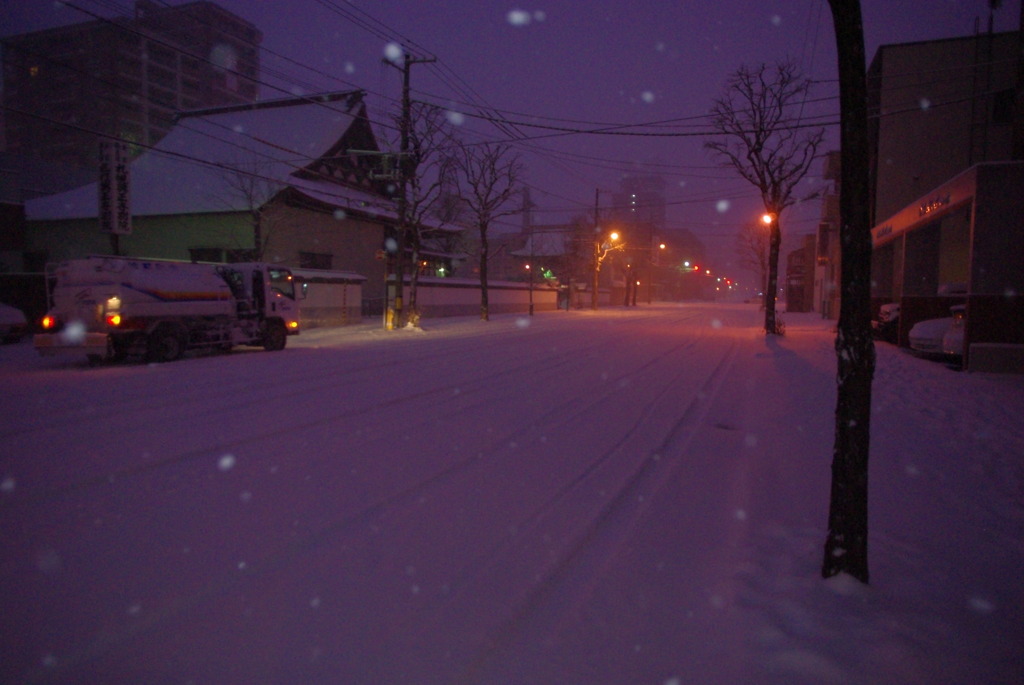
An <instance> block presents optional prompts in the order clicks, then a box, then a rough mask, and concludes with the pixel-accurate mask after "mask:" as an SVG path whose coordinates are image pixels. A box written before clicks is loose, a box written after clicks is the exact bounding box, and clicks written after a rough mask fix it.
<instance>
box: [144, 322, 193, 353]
mask: <svg viewBox="0 0 1024 685" xmlns="http://www.w3.org/2000/svg"><path fill="white" fill-rule="evenodd" d="M185 343H186V341H185V336H184V335H183V334H182V333H181V331H177V330H175V329H174V328H173V327H172V326H157V329H156V330H155V331H153V332H152V333H150V334H149V338H148V340H147V341H146V361H150V362H173V361H174V360H176V359H178V358H179V357H181V355H182V354H183V353H184V352H185Z"/></svg>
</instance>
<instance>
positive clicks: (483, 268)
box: [480, 226, 491, 321]
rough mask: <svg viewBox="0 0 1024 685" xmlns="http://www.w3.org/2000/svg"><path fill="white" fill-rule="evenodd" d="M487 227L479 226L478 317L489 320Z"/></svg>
mask: <svg viewBox="0 0 1024 685" xmlns="http://www.w3.org/2000/svg"><path fill="white" fill-rule="evenodd" d="M488 252H489V249H488V245H487V229H486V228H485V227H483V226H481V227H480V319H481V320H482V321H490V320H491V316H490V307H489V303H488V301H487V258H488Z"/></svg>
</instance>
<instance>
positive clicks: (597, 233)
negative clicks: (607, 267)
mask: <svg viewBox="0 0 1024 685" xmlns="http://www.w3.org/2000/svg"><path fill="white" fill-rule="evenodd" d="M600 197H601V190H600V188H595V189H594V287H593V289H592V290H591V291H590V308H591V309H597V281H598V274H599V273H600V271H601V222H600V219H598V216H597V213H598V209H599V208H598V205H599V204H600V199H599V198H600Z"/></svg>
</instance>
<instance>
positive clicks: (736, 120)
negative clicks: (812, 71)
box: [705, 62, 825, 335]
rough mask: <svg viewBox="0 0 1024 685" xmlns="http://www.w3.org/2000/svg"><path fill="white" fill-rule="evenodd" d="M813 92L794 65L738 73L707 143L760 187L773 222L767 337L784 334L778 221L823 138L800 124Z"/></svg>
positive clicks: (718, 106) (716, 111)
mask: <svg viewBox="0 0 1024 685" xmlns="http://www.w3.org/2000/svg"><path fill="white" fill-rule="evenodd" d="M810 86H811V82H810V80H809V79H806V78H803V77H801V76H800V74H799V73H798V71H797V68H796V66H795V65H794V64H792V63H790V62H782V63H780V64H778V65H777V66H776V67H775V68H774V69H770V68H769V67H768V66H767V65H765V64H761V65H759V66H757V67H746V66H742V67H740V68H739V69H738V70H737V71H736V72H735V73H734V74H733V75H732V76H730V77H729V80H728V81H727V82H726V88H725V93H724V94H723V95H722V97H720V98H718V99H717V100H715V103H714V105H713V106H712V108H711V122H712V124H711V125H712V127H713V128H714V129H715V130H716V131H718V132H719V134H720V136H719V137H718V138H717V139H715V140H710V141H708V142H707V143H705V147H706V148H707V149H709V150H711V151H712V152H714V153H715V154H716V155H717V156H718V157H720V158H721V159H723V160H724V162H725V163H726V165H728V166H732V167H733V168H734V169H735V170H736V171H737V172H739V174H740V176H742V177H743V178H744V179H745V180H746V181H748V182H749V183H751V184H752V185H754V186H755V187H757V189H758V191H759V192H760V193H761V201H762V202H763V203H764V208H765V212H766V213H767V215H768V216H769V217H770V218H771V222H770V224H769V230H770V233H769V254H768V283H767V290H766V294H765V295H766V296H765V320H764V322H765V323H764V328H765V332H767V333H768V334H769V335H776V334H780V333H781V332H782V330H781V326H780V325H779V324H778V322H777V320H776V315H775V292H776V290H777V288H778V278H779V247H780V245H781V243H782V229H781V227H780V218H781V215H782V212H783V210H784V209H786V208H787V207H789V206H791V205H793V204H794V203H795V202H796V200H797V198H795V197H794V196H793V191H794V189H795V188H796V185H797V184H798V183H799V182H800V181H801V179H803V177H804V176H805V175H806V174H807V172H808V170H809V169H810V166H811V163H812V162H813V161H814V159H815V155H816V153H817V150H818V146H819V145H820V144H821V141H822V139H823V138H824V135H825V130H824V129H822V128H811V127H804V126H803V125H801V124H800V118H799V108H800V106H801V105H802V104H803V103H804V101H805V99H806V96H807V93H808V92H809V90H810Z"/></svg>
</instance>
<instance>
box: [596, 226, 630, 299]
mask: <svg viewBox="0 0 1024 685" xmlns="http://www.w3.org/2000/svg"><path fill="white" fill-rule="evenodd" d="M625 247H626V244H625V243H620V242H619V233H618V231H612V232H611V233H609V234H608V238H607V240H602V238H601V234H600V233H598V236H597V239H596V240H595V241H594V287H593V290H592V291H591V293H590V308H591V309H597V280H598V274H600V272H601V262H603V261H604V258H605V257H607V256H608V253H609V252H611V251H612V250H621V249H623V248H625Z"/></svg>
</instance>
